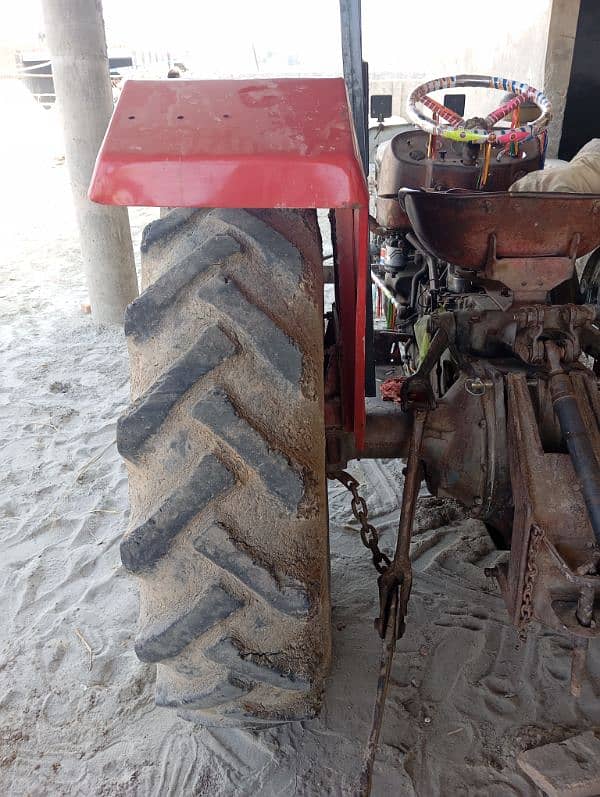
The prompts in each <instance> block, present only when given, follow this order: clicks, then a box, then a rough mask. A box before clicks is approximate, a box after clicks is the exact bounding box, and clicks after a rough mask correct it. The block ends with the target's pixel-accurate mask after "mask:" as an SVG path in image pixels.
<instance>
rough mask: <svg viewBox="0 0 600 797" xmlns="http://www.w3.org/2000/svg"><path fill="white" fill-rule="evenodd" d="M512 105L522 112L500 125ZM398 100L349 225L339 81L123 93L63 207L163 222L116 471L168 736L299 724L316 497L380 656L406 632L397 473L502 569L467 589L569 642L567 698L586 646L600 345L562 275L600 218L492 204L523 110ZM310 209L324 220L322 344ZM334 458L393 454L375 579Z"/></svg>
mask: <svg viewBox="0 0 600 797" xmlns="http://www.w3.org/2000/svg"><path fill="white" fill-rule="evenodd" d="M452 81H454V82H452ZM494 81H496V82H494ZM449 85H452V86H454V87H455V86H460V85H466V86H471V85H478V86H487V87H489V88H498V89H501V90H504V91H507V90H508V91H510V92H512V93H513V95H514V96H513V99H511V100H510V101H507V102H505V103H504V104H503V105H502V106H501V107H500V109H498V111H496V112H494V113H492V114H490V115H489V116H488V117H486V118H485V119H480V120H470V121H469V122H467V123H466V122H465V120H463V119H462V118H461V117H459V116H458V115H457V114H456V113H454V112H451V111H449V109H446V108H444V106H442V105H440V104H439V103H437V102H436V101H435V100H433V99H432V98H430V97H429V95H428V93H429V92H431V91H434V90H437V89H440V88H444V87H446V86H449ZM524 99H528V100H533V101H535V102H537V104H538V105H539V106H540V118H539V119H538V120H537V121H536V122H534V123H532V124H527V125H519V124H518V120H517V121H515V118H514V116H513V121H512V124H510V125H508V126H505V127H498V123H499V122H500V120H502V119H504V118H505V117H506V116H507V115H508V116H510V115H511V114H515V112H516V110H517V109H518V107H519V105H520V104H521V103H522V102H523V100H524ZM413 103H414V108H416V107H417V106H419V104H420V105H421V106H425V107H428V108H429V109H430V110H431V111H432V113H433V118H430V117H425V116H424V115H421V116H420V117H419V116H415V120H416V122H417V124H416V125H415V127H414V129H413V130H408V131H404V132H401V133H400V134H398V135H397V136H395V137H394V138H392V139H391V140H390V141H389V142H388V143H387V145H386V147H385V150H384V151H383V152H382V153H381V155H380V157H379V165H378V169H379V172H378V177H377V189H378V190H377V199H376V205H377V218H376V219H373V218H371V219H370V220H369V213H368V203H369V197H368V193H367V185H366V180H365V176H364V171H363V168H362V165H361V162H360V158H359V154H358V149H357V145H356V139H355V135H354V130H353V123H352V119H351V114H350V111H349V107H348V102H347V95H346V90H345V86H344V82H343V80H341V79H339V80H338V79H311V80H308V79H306V80H304V79H303V80H299V79H298V80H296V79H289V80H267V81H167V82H151V81H148V82H141V81H140V82H137V81H131V82H129V83H127V84H126V85H125V88H124V90H123V92H122V95H121V99H120V100H119V103H118V105H117V108H116V110H115V114H114V117H113V120H112V122H111V125H110V128H109V130H108V133H107V136H106V139H105V142H104V144H103V147H102V150H101V152H100V155H99V159H98V163H97V167H96V172H95V175H94V179H93V182H92V186H91V189H90V196H91V198H92V199H94V200H95V201H99V202H106V203H114V204H123V205H154V206H161V207H170V208H175V210H172V211H170V212H169V213H168V214H167V215H166V216H165V217H164V218H162V219H161V220H160V221H158V222H155V223H153V224H152V225H150V227H149V228H148V229H147V230H146V233H145V235H144V241H143V246H142V248H143V255H144V257H143V271H144V273H143V283H144V285H143V287H144V292H143V293H142V295H141V296H140V298H139V299H138V300H136V301H135V302H134V303H133V305H131V307H130V308H129V311H128V314H127V318H126V333H127V335H128V339H129V348H130V355H131V360H132V395H133V403H132V406H131V409H130V410H129V411H128V412H127V413H126V414H125V416H124V417H123V419H122V421H121V423H120V427H119V448H120V450H121V452H122V454H123V456H124V457H125V458H126V460H127V462H128V469H129V474H130V492H131V501H132V521H131V528H130V530H129V532H128V533H127V535H126V537H125V539H124V541H123V545H122V553H123V561H124V563H125V565H126V566H127V567H128V568H129V569H130V570H132V571H133V572H135V573H136V574H137V575H138V576H139V578H140V585H141V630H140V635H139V637H138V641H137V643H136V649H137V652H138V655H140V657H141V658H142V659H144V660H146V661H154V662H157V663H158V664H159V669H158V675H157V679H158V687H157V699H158V701H159V702H160V703H161V704H163V705H172V706H174V707H175V708H177V709H178V710H179V711H180V713H181V714H182V715H183V716H187V717H190V718H193V719H196V720H198V721H201V722H205V723H208V724H222V725H239V724H250V725H260V724H270V723H273V722H280V721H286V720H290V719H296V718H300V717H306V716H310V715H311V714H312V713H314V711H316V710H317V708H318V704H319V695H320V691H321V688H322V683H323V678H324V676H325V674H326V672H327V667H328V662H329V594H328V561H327V556H328V552H327V521H326V498H325V477H326V474H327V475H328V476H329V477H331V478H338V477H341V478H342V479H344V480H345V482H346V484H347V485H348V486H349V487H350V488H351V490H353V494H354V501H353V508H354V509H355V513H356V515H357V518H358V519H359V520H360V521H361V524H362V534H363V539H364V541H365V543H366V544H367V545H368V546H369V547H370V548H371V550H372V552H373V559H374V562H375V564H376V566H377V569H378V571H379V573H380V576H379V593H380V607H381V611H380V616H379V618H378V628H379V632H380V634H381V636H382V638H383V639H384V642H385V644H386V645H387V649H393V646H394V644H395V640H396V637H397V636H398V635H399V634H401V633H402V630H403V627H404V618H405V616H406V607H407V602H408V597H409V593H410V584H411V574H410V558H409V544H410V533H411V526H412V518H413V513H414V506H415V501H416V496H417V493H418V487H419V484H420V483H421V481H422V479H425V481H426V483H427V486H428V488H429V490H430V491H431V492H432V493H433V494H435V495H441V496H450V497H452V498H455V499H457V500H459V501H460V502H461V503H462V504H463V505H464V506H465V507H466V508H467V509H468V511H469V512H470V514H471V515H472V516H473V517H476V518H479V519H481V520H482V521H483V522H485V523H486V524H487V526H488V529H489V530H490V534H491V535H492V537H493V539H494V541H495V542H496V544H497V545H498V547H499V549H500V550H502V551H504V554H503V556H504V561H501V562H500V563H499V564H498V566H497V567H496V568H495V569H494V570H493V572H490V575H491V576H495V577H496V578H497V579H498V582H499V584H500V587H501V590H502V593H503V595H504V598H505V601H506V604H507V608H508V611H509V615H510V618H511V620H512V622H513V623H514V624H515V625H516V626H517V627H518V628H519V629H520V631H521V632H522V633H524V632H525V630H526V627H527V624H528V623H529V621H530V620H531V619H536V620H539V621H540V622H542V623H544V624H546V625H547V626H549V627H551V628H553V629H555V630H556V631H560V632H563V633H565V634H568V635H570V636H571V637H572V638H573V640H574V648H575V653H574V655H575V659H574V661H575V666H574V673H573V683H572V690H573V692H574V693H577V691H578V688H579V684H580V680H581V678H582V674H583V669H582V661H583V660H584V657H585V645H586V643H587V640H589V639H590V638H591V637H593V636H595V635H597V634H598V633H599V631H598V627H597V625H596V622H595V619H594V613H595V612H596V613H597V611H598V605H597V604H598V599H599V594H600V575H599V574H598V561H599V548H598V541H599V540H600V471H599V470H598V462H600V432H599V429H600V401H599V397H598V379H597V375H596V371H595V363H596V362H597V358H598V357H600V334H599V332H598V328H597V317H598V313H599V310H598V306H597V305H596V304H590V303H587V304H586V303H584V302H583V301H582V294H581V291H580V289H579V280H578V277H577V270H576V260H577V259H578V258H580V257H582V256H583V255H586V254H588V253H589V252H591V251H592V250H593V249H595V248H596V247H598V246H599V245H600V197H596V196H590V195H575V194H535V195H534V194H526V193H512V192H508V191H507V189H508V188H509V187H510V186H511V185H512V183H513V182H514V181H515V180H516V179H518V178H519V177H520V176H521V175H522V174H524V173H526V172H527V171H531V170H533V169H539V168H541V167H543V159H544V148H545V132H544V125H545V122H546V121H547V118H548V114H549V107H548V105H547V101H546V100H545V98H544V97H543V95H542V94H541V93H540V92H536V91H535V90H533V89H530V87H528V86H524V85H522V84H518V83H514V82H512V81H502V80H500V79H492V78H479V77H478V78H472V77H466V78H463V79H460V78H459V79H456V78H454V79H445V82H444V81H434V82H432V83H431V84H426V85H425V86H424V87H420V89H419V90H417V92H415V94H414V95H413ZM441 120H445V121H441ZM419 125H420V126H419ZM240 208H244V209H246V210H239V209H240ZM316 208H329V209H331V213H330V219H331V224H332V241H333V249H334V275H335V277H334V279H335V303H334V305H333V308H332V310H331V311H330V312H328V313H327V315H326V318H325V324H323V315H324V314H323V299H322V296H323V277H322V263H321V259H322V253H321V244H320V234H319V230H318V227H317V224H316V216H315V212H314V209H316ZM202 209H205V210H202ZM215 209H217V210H215ZM369 228H371V234H372V235H373V236H374V238H375V239H376V241H377V242H378V245H379V246H380V247H381V248H382V249H383V250H385V252H386V253H387V254H386V256H385V257H384V259H383V262H381V263H377V264H376V265H374V267H373V280H374V282H375V284H376V285H377V286H379V289H380V290H381V291H383V293H384V294H385V297H386V301H388V302H389V304H390V308H391V311H392V312H391V318H392V320H391V322H390V323H389V324H388V326H387V328H386V329H385V330H383V332H382V335H383V341H384V343H383V349H384V350H385V355H386V357H388V359H389V362H392V363H395V364H396V366H397V367H398V368H399V369H401V371H402V373H401V375H399V376H398V377H397V378H394V379H391V380H388V381H387V382H384V384H383V385H382V389H381V392H382V395H383V398H385V399H387V400H386V401H384V400H382V398H381V397H373V398H368V399H366V398H365V337H366V336H367V335H368V334H369V330H368V329H367V327H366V321H365V317H366V307H367V303H368V302H370V301H371V289H370V282H369V275H370V263H369V252H370V247H369ZM588 295H589V291H588ZM324 327H325V332H324V335H323V329H324ZM356 457H401V458H407V470H406V480H405V487H404V495H403V500H402V508H401V519H400V529H399V536H398V543H397V548H396V551H395V553H394V554H393V555H392V554H389V553H388V554H386V553H384V552H382V551H381V550H380V549H379V546H378V542H377V538H376V534H375V531H374V529H373V527H372V526H371V525H370V524H369V522H368V517H367V515H366V512H365V508H364V503H363V502H362V501H361V499H360V496H359V495H358V493H357V492H356V484H355V482H354V481H353V480H352V479H351V478H349V477H347V475H344V473H343V470H344V468H345V466H346V463H347V462H348V460H350V459H352V458H356ZM384 670H385V668H384Z"/></svg>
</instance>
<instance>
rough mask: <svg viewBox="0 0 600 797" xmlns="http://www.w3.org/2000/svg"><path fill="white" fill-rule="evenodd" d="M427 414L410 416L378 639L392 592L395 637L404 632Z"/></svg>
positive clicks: (384, 577) (381, 590) (381, 586)
mask: <svg viewBox="0 0 600 797" xmlns="http://www.w3.org/2000/svg"><path fill="white" fill-rule="evenodd" d="M426 420H427V411H425V410H416V411H415V412H414V413H413V427H412V434H411V439H410V448H409V450H408V458H407V460H406V473H405V477H404V488H403V490H402V506H401V508H400V522H399V524H398V538H397V541H396V551H395V553H394V558H393V559H392V562H391V564H390V565H389V567H386V568H385V570H384V571H383V573H382V574H381V576H380V577H379V617H378V618H377V620H376V621H375V627H376V629H377V631H378V632H379V636H380V637H381V638H382V639H383V638H384V637H385V634H386V631H387V626H388V622H389V620H390V607H391V604H392V597H393V595H394V593H395V591H396V590H397V589H398V587H399V588H400V598H399V603H398V631H397V635H398V637H401V636H402V635H403V633H404V629H405V618H406V612H407V609H408V599H409V597H410V590H411V587H412V568H411V564H410V540H411V535H412V527H413V522H414V518H415V507H416V504H417V496H418V495H419V487H420V486H421V481H422V479H423V473H422V466H421V448H422V445H423V433H424V431H425V422H426Z"/></svg>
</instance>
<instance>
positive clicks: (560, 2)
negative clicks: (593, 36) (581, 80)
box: [544, 0, 580, 158]
mask: <svg viewBox="0 0 600 797" xmlns="http://www.w3.org/2000/svg"><path fill="white" fill-rule="evenodd" d="M579 3H580V0H553V2H552V9H551V12H550V26H549V30H548V44H547V45H546V64H545V70H544V91H545V93H546V94H547V96H548V98H549V100H550V102H551V103H552V121H551V122H550V125H549V126H548V157H549V158H557V157H558V147H559V145H560V137H561V134H562V126H563V118H564V115H565V104H566V102H567V90H568V88H569V78H570V77H571V63H572V61H573V49H574V47H575V34H576V32H577V19H578V17H579Z"/></svg>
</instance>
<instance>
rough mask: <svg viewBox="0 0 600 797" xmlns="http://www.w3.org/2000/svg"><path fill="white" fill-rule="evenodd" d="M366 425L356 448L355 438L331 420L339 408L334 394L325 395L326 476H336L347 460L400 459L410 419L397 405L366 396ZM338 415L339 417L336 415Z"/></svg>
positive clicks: (404, 451)
mask: <svg viewBox="0 0 600 797" xmlns="http://www.w3.org/2000/svg"><path fill="white" fill-rule="evenodd" d="M365 404H366V413H367V415H366V418H367V420H366V426H365V437H364V443H363V445H362V447H361V448H360V449H357V448H356V443H355V439H354V437H353V436H352V435H350V434H348V433H347V432H346V431H344V429H343V428H342V426H341V423H339V422H338V423H337V424H336V423H334V422H331V421H332V419H333V420H335V413H336V412H337V411H338V410H339V402H336V397H335V396H331V397H327V396H326V398H325V406H326V412H325V415H326V418H327V419H328V420H329V421H330V423H327V425H326V430H325V431H326V437H325V453H326V460H327V473H328V476H329V478H332V479H335V478H337V473H338V471H340V470H343V469H344V468H345V467H346V465H347V464H348V462H349V461H350V460H351V459H401V458H404V457H405V456H406V455H407V453H408V447H409V443H410V429H411V418H410V414H409V413H406V412H403V411H402V409H401V408H400V407H399V406H398V405H397V404H392V403H390V402H386V401H383V400H382V399H380V398H374V397H373V398H371V397H367V399H366V400H365ZM338 417H339V416H338Z"/></svg>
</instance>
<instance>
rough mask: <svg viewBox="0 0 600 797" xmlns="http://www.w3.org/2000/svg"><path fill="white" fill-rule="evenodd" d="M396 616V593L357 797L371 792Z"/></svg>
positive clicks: (391, 609)
mask: <svg viewBox="0 0 600 797" xmlns="http://www.w3.org/2000/svg"><path fill="white" fill-rule="evenodd" d="M397 616H398V594H397V593H396V594H394V595H393V596H392V602H391V606H390V622H389V623H388V627H387V631H386V634H385V636H384V638H383V639H382V640H381V656H380V660H379V677H378V678H377V693H376V697H375V703H374V705H373V717H372V719H371V730H370V732H369V739H368V741H367V744H366V746H365V751H364V756H363V764H362V769H361V772H360V778H359V782H358V797H369V795H370V794H371V784H372V781H373V767H374V765H375V756H376V755H377V747H378V745H379V736H380V733H381V726H382V724H383V714H384V711H385V701H386V698H387V693H388V686H389V683H390V674H391V672H392V664H393V662H394V652H395V650H396V642H397V636H396V632H397V627H398V623H397Z"/></svg>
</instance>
